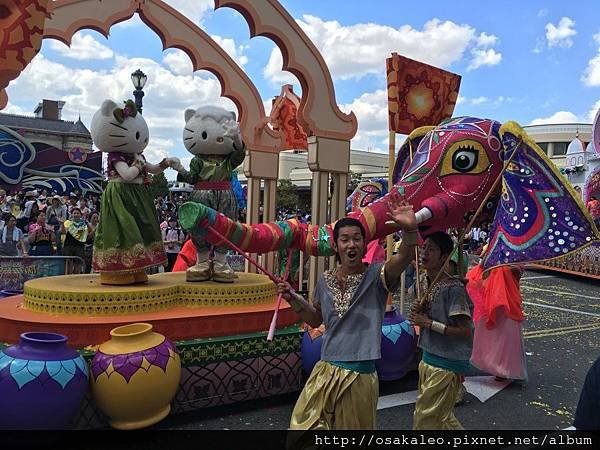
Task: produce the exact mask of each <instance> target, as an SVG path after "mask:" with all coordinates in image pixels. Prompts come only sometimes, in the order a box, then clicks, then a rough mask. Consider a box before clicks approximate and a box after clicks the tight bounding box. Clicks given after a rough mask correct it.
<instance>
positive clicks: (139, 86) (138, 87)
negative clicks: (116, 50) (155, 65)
mask: <svg viewBox="0 0 600 450" xmlns="http://www.w3.org/2000/svg"><path fill="white" fill-rule="evenodd" d="M147 79H148V77H147V76H146V74H145V73H144V72H142V71H141V70H140V69H138V70H136V71H135V72H133V73H132V74H131V81H132V82H133V86H134V87H135V90H134V91H133V96H134V97H135V107H136V108H137V110H138V112H139V113H140V114H141V113H142V97H144V91H143V89H144V85H145V84H146V80H147Z"/></svg>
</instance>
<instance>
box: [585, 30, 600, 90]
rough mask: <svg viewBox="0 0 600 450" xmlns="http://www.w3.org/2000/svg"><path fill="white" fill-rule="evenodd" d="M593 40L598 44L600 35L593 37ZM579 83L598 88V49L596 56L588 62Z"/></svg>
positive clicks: (599, 83) (599, 64) (599, 72)
mask: <svg viewBox="0 0 600 450" xmlns="http://www.w3.org/2000/svg"><path fill="white" fill-rule="evenodd" d="M594 40H595V41H596V42H597V43H598V44H600V33H597V34H595V35H594ZM581 81H583V83H584V84H585V85H586V86H600V48H599V49H598V54H597V55H596V56H594V57H593V58H592V59H590V60H589V61H588V65H587V67H586V68H585V71H584V72H583V76H582V77H581Z"/></svg>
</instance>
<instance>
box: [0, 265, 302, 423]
mask: <svg viewBox="0 0 600 450" xmlns="http://www.w3.org/2000/svg"><path fill="white" fill-rule="evenodd" d="M238 276H239V278H238V279H237V280H236V282H235V283H233V284H221V283H216V282H202V283H187V282H186V281H185V273H184V272H178V273H165V274H156V275H151V276H150V277H149V281H148V283H145V284H140V285H133V286H105V285H102V284H100V280H99V276H98V275H70V276H59V277H46V278H40V279H35V280H31V281H28V282H27V283H26V284H25V290H24V293H23V295H19V296H14V297H9V298H5V299H3V300H2V301H0V345H2V344H1V343H6V344H12V343H15V342H17V341H18V340H19V335H20V334H21V333H22V332H23V331H50V332H56V333H60V334H64V335H66V336H68V337H69V343H70V345H71V346H73V347H76V348H78V349H80V352H81V353H82V354H83V355H84V357H86V359H88V360H91V359H92V358H93V356H94V354H95V352H96V349H97V346H98V344H100V343H102V342H104V341H106V340H107V338H108V337H109V334H110V330H111V329H113V328H115V327H117V326H120V325H125V324H131V323H134V322H149V323H151V324H152V325H153V326H154V330H155V331H157V332H159V333H161V334H163V335H164V336H166V337H167V338H168V339H170V340H171V341H172V342H173V343H174V344H175V346H176V348H177V352H178V353H179V355H180V358H181V362H182V371H181V378H180V383H179V389H178V391H177V394H176V397H175V399H174V400H173V404H172V408H171V413H172V414H176V413H181V412H185V411H192V410H196V409H199V408H206V407H211V406H217V405H224V404H229V403H234V402H239V401H246V400H253V399H258V398H262V397H268V396H271V395H277V394H283V393H287V392H292V391H296V390H299V389H300V387H301V382H302V369H301V363H300V340H301V338H302V332H301V329H300V327H299V326H298V325H297V324H296V321H297V320H298V317H297V316H296V314H295V313H294V312H293V311H292V309H291V308H290V307H289V306H288V305H283V304H282V307H281V310H280V311H279V318H278V322H277V323H278V327H279V328H278V329H277V330H276V333H275V337H274V339H273V341H271V342H267V340H266V336H267V331H268V329H269V325H270V323H271V318H272V316H273V309H274V305H275V285H274V284H273V283H272V282H271V281H270V280H269V279H268V278H267V277H266V276H263V275H258V274H248V273H239V274H238ZM72 425H73V426H74V427H75V428H97V427H104V426H108V422H107V418H106V417H104V415H103V414H102V413H101V412H100V410H99V409H98V408H97V407H96V405H95V403H94V400H92V397H91V395H88V397H87V398H86V400H85V401H84V403H83V406H82V408H81V410H80V412H79V414H78V415H77V416H76V419H75V420H74V421H73V424H72Z"/></svg>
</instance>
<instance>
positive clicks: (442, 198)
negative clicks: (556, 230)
mask: <svg viewBox="0 0 600 450" xmlns="http://www.w3.org/2000/svg"><path fill="white" fill-rule="evenodd" d="M499 129H500V123H499V122H497V121H494V120H489V119H477V118H473V117H460V118H455V119H449V120H447V121H445V122H443V123H441V124H440V125H438V126H437V127H422V128H418V129H416V130H415V131H414V132H413V133H411V134H410V136H409V137H408V139H407V140H406V142H405V143H404V144H403V146H402V147H401V148H400V151H399V152H398V158H397V163H396V168H395V174H394V179H393V181H394V185H393V186H392V187H391V189H390V191H389V193H388V194H387V195H385V196H384V197H382V198H380V199H378V200H375V201H374V202H372V203H371V204H369V205H368V206H366V207H365V208H363V209H362V210H360V211H354V212H352V213H350V214H349V216H351V217H355V218H357V219H358V220H360V221H361V223H362V224H363V226H364V227H365V231H366V234H367V241H371V240H374V239H379V238H381V237H383V236H386V235H388V234H391V233H393V232H395V231H397V227H396V226H394V225H393V224H389V223H386V220H387V212H388V208H389V206H388V204H389V199H390V196H397V195H400V196H401V197H403V198H404V199H405V200H406V201H408V202H409V203H410V204H412V206H413V208H414V210H415V211H416V216H417V223H418V224H419V228H420V230H421V233H422V234H424V235H426V234H428V233H431V232H433V231H435V230H440V229H444V230H445V229H447V228H453V227H455V228H460V227H464V226H465V217H467V216H468V215H469V214H472V213H473V212H474V211H476V210H477V209H478V208H479V206H480V204H481V202H482V201H483V200H484V198H485V196H486V194H487V193H488V192H489V190H490V189H491V188H492V186H493V184H494V182H495V180H496V178H497V177H498V175H499V174H500V171H501V169H502V159H501V153H502V151H503V147H502V143H501V140H500V135H499ZM411 157H412V158H411ZM411 159H412V161H411ZM179 216H180V220H181V225H182V226H183V227H184V228H186V229H188V230H191V231H192V233H194V234H197V235H200V236H203V237H205V238H206V239H207V240H208V241H209V242H211V243H212V244H214V245H222V244H223V242H222V241H221V239H220V238H219V237H218V236H217V234H216V233H214V232H213V231H212V230H211V228H213V229H214V230H216V231H217V232H218V233H220V234H221V235H223V236H224V237H225V238H227V239H228V240H229V241H231V242H232V243H233V244H235V245H237V246H238V247H239V248H240V249H241V250H243V251H246V252H251V253H266V252H270V251H275V250H280V249H283V248H293V249H299V250H301V251H304V252H305V253H306V254H307V255H314V256H330V255H332V254H333V253H334V251H333V248H332V247H331V241H332V239H333V225H334V224H327V225H321V226H319V225H316V224H315V225H311V224H302V223H300V222H298V221H297V220H286V221H280V222H271V223H260V224H255V225H247V224H244V223H240V222H235V221H232V220H231V219H229V218H228V217H226V216H225V215H223V214H220V213H218V212H217V211H215V210H213V209H211V208H208V207H207V206H205V205H202V204H200V203H192V202H189V203H185V204H184V205H182V206H181V208H180V210H179ZM209 226H210V227H209Z"/></svg>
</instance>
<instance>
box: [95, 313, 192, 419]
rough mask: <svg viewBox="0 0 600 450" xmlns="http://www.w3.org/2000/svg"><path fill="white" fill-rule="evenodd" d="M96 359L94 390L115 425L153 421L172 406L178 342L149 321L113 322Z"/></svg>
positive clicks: (177, 375) (178, 370)
mask: <svg viewBox="0 0 600 450" xmlns="http://www.w3.org/2000/svg"><path fill="white" fill-rule="evenodd" d="M110 335H111V339H110V340H109V341H107V342H105V343H104V344H102V345H100V348H99V349H98V352H97V353H96V355H95V356H94V359H93V360H92V392H93V394H94V398H95V400H96V403H97V405H98V407H99V408H100V409H101V410H102V411H103V412H104V413H105V414H106V415H107V416H108V417H109V419H110V420H109V423H110V425H111V426H112V427H114V428H118V429H121V430H133V429H137V428H143V427H147V426H150V425H153V424H155V423H157V422H159V421H161V420H162V419H163V418H165V417H166V416H167V415H168V414H169V412H170V411H171V400H172V399H173V397H174V396H175V393H176V392H177V387H178V386H179V378H180V375H181V362H180V360H179V355H177V353H176V351H175V346H174V345H173V344H172V343H171V342H170V341H169V340H167V339H166V338H165V337H164V336H163V335H162V334H158V333H155V332H153V331H152V325H151V324H149V323H134V324H130V325H124V326H121V327H117V328H114V329H113V330H111V332H110Z"/></svg>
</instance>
